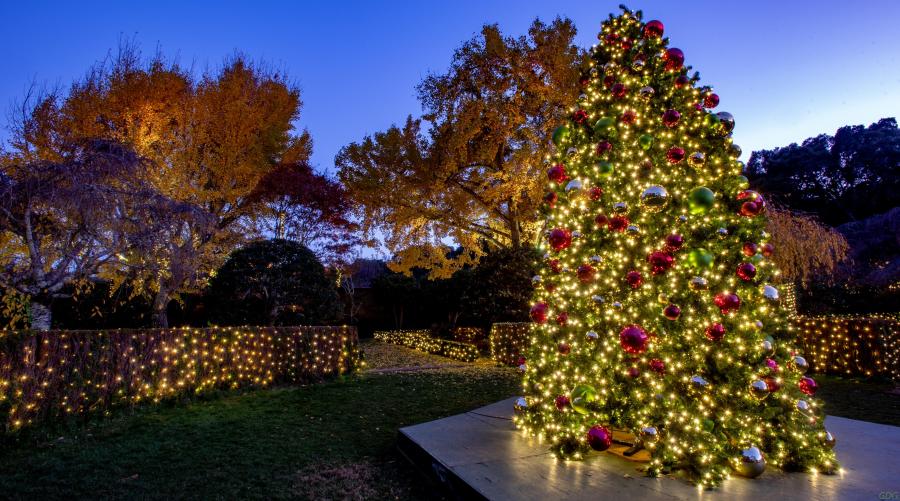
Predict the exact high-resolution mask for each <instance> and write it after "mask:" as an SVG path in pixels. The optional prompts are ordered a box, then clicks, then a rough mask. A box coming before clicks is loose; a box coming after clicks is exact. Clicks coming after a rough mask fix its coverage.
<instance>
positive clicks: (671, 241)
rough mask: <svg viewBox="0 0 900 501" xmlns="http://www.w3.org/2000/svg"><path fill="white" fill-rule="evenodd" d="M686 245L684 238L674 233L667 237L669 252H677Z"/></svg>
mask: <svg viewBox="0 0 900 501" xmlns="http://www.w3.org/2000/svg"><path fill="white" fill-rule="evenodd" d="M682 245H684V237H683V236H681V235H679V234H677V233H672V234H670V235H668V236H667V237H666V250H667V251H669V252H675V251H677V250H678V249H680V248H681V246H682Z"/></svg>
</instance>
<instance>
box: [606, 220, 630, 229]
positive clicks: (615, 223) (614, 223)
mask: <svg viewBox="0 0 900 501" xmlns="http://www.w3.org/2000/svg"><path fill="white" fill-rule="evenodd" d="M628 223H629V221H628V218H627V217H625V216H615V217H613V218H611V219H610V220H609V223H608V227H609V230H610V231H618V232H622V231H625V230H626V229H627V228H628Z"/></svg>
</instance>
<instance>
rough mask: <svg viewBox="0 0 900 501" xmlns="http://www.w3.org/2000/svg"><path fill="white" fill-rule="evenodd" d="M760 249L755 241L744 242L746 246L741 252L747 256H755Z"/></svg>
mask: <svg viewBox="0 0 900 501" xmlns="http://www.w3.org/2000/svg"><path fill="white" fill-rule="evenodd" d="M758 251H759V246H758V245H756V244H755V243H753V242H744V246H743V247H741V252H743V253H744V255H745V256H747V257H750V256H755V255H756V253H757V252H758Z"/></svg>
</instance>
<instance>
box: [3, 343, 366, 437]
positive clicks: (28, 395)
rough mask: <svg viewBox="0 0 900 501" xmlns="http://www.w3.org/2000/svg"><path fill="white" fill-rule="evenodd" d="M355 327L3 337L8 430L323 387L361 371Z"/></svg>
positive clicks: (4, 406)
mask: <svg viewBox="0 0 900 501" xmlns="http://www.w3.org/2000/svg"><path fill="white" fill-rule="evenodd" d="M359 357H360V353H359V344H358V339H357V334H356V329H355V328H354V327H213V328H204V329H193V328H181V329H136V330H108V331H45V332H35V331H18V332H13V331H6V332H0V416H2V417H4V418H5V420H6V423H7V424H6V429H7V432H10V431H15V430H17V429H20V428H22V427H25V426H28V425H31V424H34V423H37V422H40V421H44V420H50V419H55V418H62V417H66V416H80V415H86V414H92V413H98V412H99V413H103V412H107V411H108V410H110V409H112V408H115V407H117V406H128V405H135V404H139V403H142V402H154V403H157V402H160V401H162V400H165V399H171V398H176V397H186V396H190V395H194V394H200V393H203V392H206V391H209V390H213V389H236V388H249V387H266V386H269V385H272V384H277V383H297V382H306V381H311V380H319V379H322V378H324V377H327V376H332V375H337V374H342V373H346V372H350V371H353V370H354V369H355V368H356V366H357V364H358V363H359Z"/></svg>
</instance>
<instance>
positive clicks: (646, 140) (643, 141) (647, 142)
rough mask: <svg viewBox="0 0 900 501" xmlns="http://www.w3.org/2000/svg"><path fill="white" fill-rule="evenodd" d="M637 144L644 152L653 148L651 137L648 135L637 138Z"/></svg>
mask: <svg viewBox="0 0 900 501" xmlns="http://www.w3.org/2000/svg"><path fill="white" fill-rule="evenodd" d="M638 144H640V145H641V148H642V149H644V150H649V149H650V147H651V146H653V136H651V135H650V134H643V135H642V136H641V137H639V138H638Z"/></svg>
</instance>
